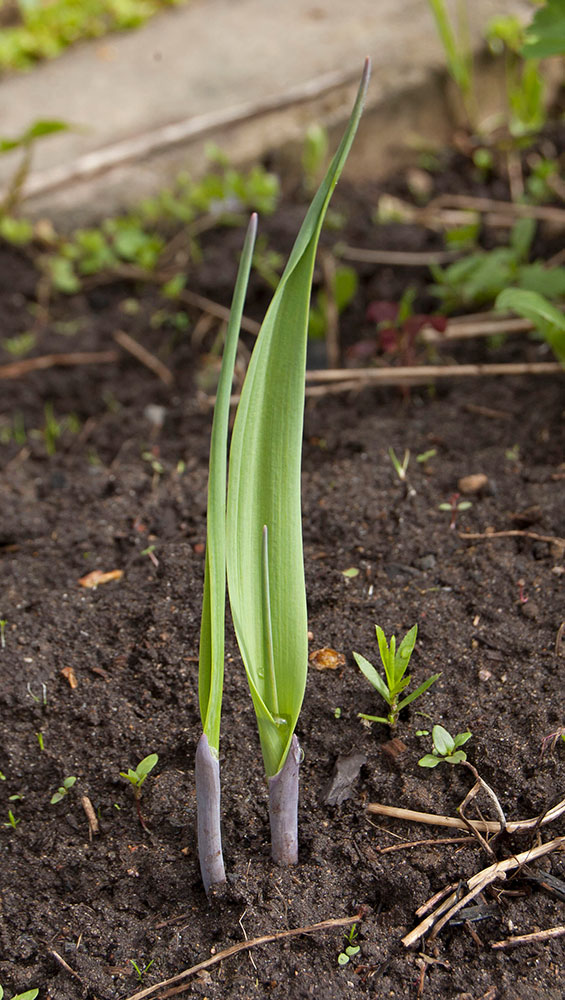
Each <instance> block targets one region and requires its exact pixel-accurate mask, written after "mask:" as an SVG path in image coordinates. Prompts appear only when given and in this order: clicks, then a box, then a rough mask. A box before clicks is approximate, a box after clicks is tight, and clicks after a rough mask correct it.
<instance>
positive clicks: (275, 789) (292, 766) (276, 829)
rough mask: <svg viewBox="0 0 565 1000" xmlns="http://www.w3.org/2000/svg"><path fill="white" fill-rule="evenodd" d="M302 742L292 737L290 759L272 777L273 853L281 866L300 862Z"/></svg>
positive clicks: (270, 817)
mask: <svg viewBox="0 0 565 1000" xmlns="http://www.w3.org/2000/svg"><path fill="white" fill-rule="evenodd" d="M299 769H300V745H299V743H298V740H297V738H296V735H294V736H293V737H292V741H291V744H290V749H289V751H288V755H287V758H286V760H285V762H284V764H283V766H282V767H281V769H280V771H279V773H278V774H275V776H274V777H273V778H269V821H270V823H271V854H272V858H273V861H275V862H276V863H277V864H278V865H295V864H297V863H298V773H299Z"/></svg>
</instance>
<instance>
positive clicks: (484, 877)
mask: <svg viewBox="0 0 565 1000" xmlns="http://www.w3.org/2000/svg"><path fill="white" fill-rule="evenodd" d="M563 848H565V837H556V838H555V839H554V840H549V841H548V842H547V843H545V844H540V845H539V846H537V847H532V848H531V849H530V850H528V851H523V852H522V853H521V854H514V855H513V856H512V857H511V858H505V859H504V860H503V861H498V862H496V864H493V865H490V866H489V867H488V868H484V869H483V870H482V871H480V872H477V873H476V875H473V876H472V877H471V878H470V879H468V881H467V888H468V889H469V892H468V893H467V894H466V895H465V896H463V897H462V898H461V899H457V898H456V896H457V894H456V893H455V892H454V893H451V895H450V896H448V898H447V899H446V900H444V902H443V903H441V905H440V906H439V907H437V909H436V910H434V911H433V913H430V915H429V916H428V917H426V919H425V920H422V922H421V923H419V924H418V926H417V927H415V928H414V930H412V931H410V933H409V934H406V935H405V937H403V938H402V944H403V945H404V947H405V948H410V947H412V946H413V945H414V944H416V943H417V941H419V940H420V938H421V937H423V935H424V934H426V933H427V932H428V931H429V930H430V929H431V928H432V927H433V928H434V930H433V937H436V936H437V935H438V934H439V932H440V930H441V929H442V927H444V926H445V924H446V923H448V921H449V920H451V919H452V917H454V916H455V914H456V913H457V912H458V911H459V910H460V909H462V907H464V906H466V905H467V903H469V902H470V901H471V900H472V899H474V898H475V896H477V895H478V894H479V893H480V892H482V891H483V889H486V887H487V886H489V885H491V883H492V882H495V881H496V880H497V879H505V878H506V872H508V871H512V870H513V869H514V868H519V867H521V866H522V865H526V864H529V863H530V862H531V861H535V859H536V858H541V857H543V856H544V855H545V854H550V853H551V852H552V851H558V850H563ZM438 918H439V919H438ZM436 921H437V922H436ZM434 925H435V926H434Z"/></svg>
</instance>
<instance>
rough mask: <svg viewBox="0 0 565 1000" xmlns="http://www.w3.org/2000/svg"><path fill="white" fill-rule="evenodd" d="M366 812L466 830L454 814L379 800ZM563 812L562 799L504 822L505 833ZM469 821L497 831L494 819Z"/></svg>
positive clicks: (544, 821)
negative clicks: (533, 813)
mask: <svg viewBox="0 0 565 1000" xmlns="http://www.w3.org/2000/svg"><path fill="white" fill-rule="evenodd" d="M367 812H370V813H375V814H376V815H378V816H391V817H392V818H394V819H401V820H406V821H407V822H409V823H425V824H426V825H427V826H447V827H452V828H455V829H456V830H467V829H468V825H467V824H465V823H464V822H463V820H462V819H457V818H456V817H455V816H440V815H437V814H436V813H425V812H418V811H417V810H415V809H401V808H400V807H399V806H387V805H383V804H382V803H380V802H370V803H369V805H368V806H367ZM563 813H565V799H562V800H561V801H560V802H558V803H557V804H556V805H554V806H553V807H552V808H551V809H548V810H547V812H545V813H543V815H542V816H535V817H533V818H532V819H519V820H510V822H508V823H507V824H506V831H507V833H519V832H523V831H525V830H534V829H537V827H542V826H546V825H547V823H551V822H553V820H555V819H558V818H559V816H562V815H563ZM469 823H470V824H471V825H472V826H473V827H474V828H475V829H476V830H481V831H482V832H483V833H499V832H500V829H501V827H500V823H498V822H496V820H482V819H471V820H469Z"/></svg>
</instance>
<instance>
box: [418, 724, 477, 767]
mask: <svg viewBox="0 0 565 1000" xmlns="http://www.w3.org/2000/svg"><path fill="white" fill-rule="evenodd" d="M470 739H471V733H470V732H468V731H467V732H465V733H457V736H451V735H450V733H448V732H447V729H444V728H443V726H434V727H433V729H432V740H433V744H434V746H433V750H432V752H431V753H427V754H425V755H424V756H423V757H421V758H420V760H419V761H418V764H419V765H420V767H437V765H438V764H441V763H442V761H444V762H445V763H446V764H461V763H463V761H466V760H467V754H466V753H465V751H464V750H460V749H459V747H462V746H464V745H465V743H466V742H467V740H470Z"/></svg>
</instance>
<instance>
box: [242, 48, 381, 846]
mask: <svg viewBox="0 0 565 1000" xmlns="http://www.w3.org/2000/svg"><path fill="white" fill-rule="evenodd" d="M369 70H370V67H369V61H368V60H367V61H366V64H365V69H364V72H363V77H362V81H361V86H360V88H359V92H358V95H357V100H356V102H355V105H354V108H353V111H352V114H351V118H350V120H349V124H348V126H347V129H346V131H345V135H344V137H343V139H342V142H341V144H340V146H339V149H338V151H337V153H336V154H335V156H334V158H333V160H332V162H331V164H330V167H329V169H328V172H327V174H326V176H325V178H324V180H323V181H322V184H321V186H320V188H319V189H318V192H317V194H316V195H315V197H314V200H313V201H312V204H311V206H310V208H309V210H308V212H307V214H306V218H305V220H304V223H303V225H302V228H301V230H300V232H299V234H298V237H297V239H296V242H295V244H294V247H293V249H292V252H291V254H290V257H289V260H288V263H287V265H286V268H285V271H284V273H283V275H282V278H281V280H280V283H279V285H278V288H277V290H276V292H275V294H274V296H273V299H272V301H271V304H270V306H269V308H268V310H267V313H266V316H265V319H264V320H263V324H262V326H261V330H260V332H259V335H258V337H257V342H256V344H255V349H254V351H253V354H252V357H251V361H250V363H249V367H248V370H247V375H246V378H245V382H244V385H243V388H242V392H241V399H240V403H239V406H238V410H237V414H236V418H235V423H234V429H233V436H232V443H231V450H230V462H229V479H228V500H227V522H226V554H227V575H228V588H229V597H230V604H231V611H232V618H233V623H234V627H235V633H236V637H237V641H238V645H239V648H240V651H241V655H242V659H243V663H244V666H245V670H246V673H247V679H248V683H249V687H250V691H251V697H252V699H253V706H254V708H255V714H256V716H257V724H258V728H259V737H260V741H261V749H262V753H263V762H264V765H265V771H266V774H267V778H268V781H269V818H270V823H271V842H272V856H273V858H274V860H275V861H276V862H278V863H280V864H295V863H296V862H297V860H298V835H297V806H298V773H299V763H300V749H299V746H298V740H297V738H296V735H295V732H294V730H295V727H296V724H297V721H298V716H299V713H300V709H301V706H302V700H303V697H304V690H305V686H306V676H307V670H308V626H307V613H306V591H305V582H304V561H303V552H302V516H301V497H300V485H301V484H300V479H301V453H302V435H303V420H304V382H305V366H306V345H307V332H308V315H309V307H310V294H311V287H312V275H313V270H314V262H315V256H316V250H317V245H318V239H319V236H320V231H321V228H322V224H323V221H324V217H325V214H326V210H327V207H328V205H329V201H330V198H331V195H332V192H333V189H334V188H335V185H336V183H337V181H338V178H339V176H340V174H341V171H342V169H343V166H344V164H345V161H346V159H347V155H348V153H349V150H350V147H351V144H352V142H353V138H354V135H355V132H356V129H357V125H358V123H359V119H360V117H361V111H362V106H363V101H364V97H365V92H366V89H367V84H368V79H369Z"/></svg>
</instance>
